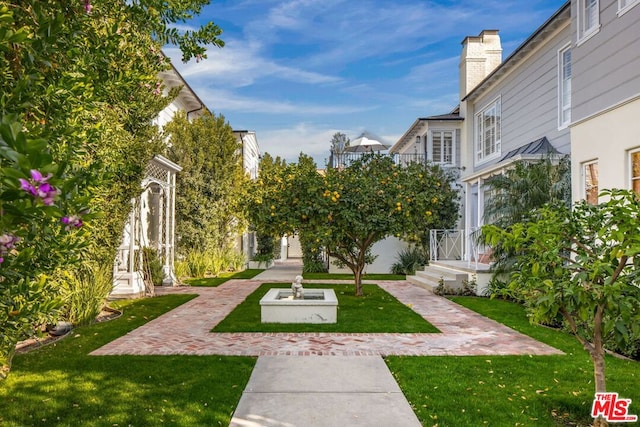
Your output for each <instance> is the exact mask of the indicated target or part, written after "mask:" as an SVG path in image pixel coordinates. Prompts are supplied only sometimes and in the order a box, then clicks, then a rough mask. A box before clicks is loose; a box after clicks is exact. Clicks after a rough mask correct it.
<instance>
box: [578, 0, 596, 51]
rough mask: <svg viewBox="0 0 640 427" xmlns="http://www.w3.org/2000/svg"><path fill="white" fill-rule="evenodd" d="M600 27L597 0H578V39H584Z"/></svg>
mask: <svg viewBox="0 0 640 427" xmlns="http://www.w3.org/2000/svg"><path fill="white" fill-rule="evenodd" d="M599 29H600V2H599V0H578V41H584V40H586V39H587V38H589V37H591V36H592V35H594V34H595V33H597V32H598V30H599Z"/></svg>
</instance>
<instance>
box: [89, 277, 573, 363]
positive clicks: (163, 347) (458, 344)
mask: <svg viewBox="0 0 640 427" xmlns="http://www.w3.org/2000/svg"><path fill="white" fill-rule="evenodd" d="M323 282H324V283H326V282H327V281H323ZM261 283H263V282H262V281H256V280H230V281H228V282H226V283H224V284H223V285H221V286H219V287H216V288H189V287H183V288H162V289H161V290H160V292H159V293H188V294H191V293H195V294H199V296H198V297H197V298H194V299H193V300H191V301H189V302H187V303H186V304H183V305H181V306H180V307H177V308H175V309H174V310H172V311H170V312H168V313H166V314H164V315H162V316H160V317H158V318H157V319H154V320H152V321H151V322H149V323H147V324H145V325H143V326H141V327H139V328H138V329H135V330H134V331H132V332H130V333H129V334H127V335H125V336H123V337H120V338H118V339H116V340H115V341H112V342H111V343H109V344H107V345H105V346H103V347H101V348H99V349H97V350H95V351H94V352H92V353H91V354H92V355H119V354H132V355H143V354H145V355H169V354H192V355H214V354H218V355H245V356H273V355H340V356H358V355H366V356H371V355H381V356H388V355H415V356H418V355H431V356H444V355H447V356H451V355H456V356H464V355H522V354H526V355H529V354H530V355H552V354H562V352H561V351H559V350H556V349H555V348H552V347H550V346H548V345H546V344H543V343H540V342H538V341H536V340H534V339H532V338H530V337H528V336H525V335H523V334H520V333H518V332H516V331H514V330H512V329H510V328H507V327H506V326H504V325H501V324H499V323H497V322H494V321H493V320H490V319H487V318H485V317H483V316H480V315H479V314H476V313H474V312H473V311H470V310H467V309H465V308H464V307H461V306H459V305H457V304H455V303H452V302H450V301H448V300H447V299H445V298H442V297H439V296H437V295H434V294H433V293H431V292H429V291H427V290H425V289H422V288H420V287H418V286H415V285H412V284H410V283H408V282H404V281H377V282H376V283H378V285H379V286H381V287H382V288H383V289H385V290H386V291H387V292H389V293H390V294H392V295H394V296H395V297H396V298H397V299H398V300H399V301H401V302H403V303H405V304H407V305H409V306H411V307H412V308H413V310H415V311H416V312H417V313H419V314H420V315H422V316H423V317H424V318H425V319H427V320H428V321H429V322H430V323H431V324H433V325H434V326H435V327H437V328H438V329H439V330H440V331H441V332H442V333H434V334H423V333H421V334H391V333H388V334H354V333H344V334H336V333H212V332H210V330H211V329H212V328H213V327H214V326H215V325H216V324H218V322H220V321H221V320H222V319H224V317H225V316H227V314H229V313H230V312H231V311H232V310H233V309H234V308H235V307H236V306H237V305H238V304H239V303H241V302H242V301H243V300H244V299H245V298H246V297H247V295H249V294H250V293H251V292H253V291H254V290H255V289H256V288H257V287H258V286H259V285H260V284H261Z"/></svg>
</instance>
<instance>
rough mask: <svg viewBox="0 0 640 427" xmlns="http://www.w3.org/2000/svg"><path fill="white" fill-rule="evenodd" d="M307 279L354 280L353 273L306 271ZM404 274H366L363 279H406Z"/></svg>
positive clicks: (305, 276)
mask: <svg viewBox="0 0 640 427" xmlns="http://www.w3.org/2000/svg"><path fill="white" fill-rule="evenodd" d="M303 276H304V278H305V279H306V280H354V276H353V274H351V273H304V274H303ZM405 278H406V276H405V275H404V274H365V275H363V276H362V280H405Z"/></svg>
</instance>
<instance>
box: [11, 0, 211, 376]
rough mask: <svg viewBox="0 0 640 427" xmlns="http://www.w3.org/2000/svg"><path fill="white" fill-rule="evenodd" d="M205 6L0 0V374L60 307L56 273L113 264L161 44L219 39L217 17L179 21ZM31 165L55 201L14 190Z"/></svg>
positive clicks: (138, 174) (135, 190) (187, 50)
mask: <svg viewBox="0 0 640 427" xmlns="http://www.w3.org/2000/svg"><path fill="white" fill-rule="evenodd" d="M205 3H206V2H204V1H203V0H186V1H181V2H169V3H168V2H164V1H160V0H141V1H136V2H120V1H115V2H114V1H110V0H92V1H91V2H90V4H91V6H92V10H91V12H90V13H88V12H87V10H86V9H85V4H84V2H82V1H73V2H63V3H60V2H58V1H52V0H45V1H41V0H24V1H20V2H15V1H12V2H9V1H5V0H0V53H1V55H0V80H1V81H2V94H1V95H0V121H1V123H2V124H1V125H0V126H1V132H0V134H1V137H2V138H1V141H0V183H1V184H0V203H1V204H2V206H1V208H2V211H3V212H4V214H3V215H2V217H1V218H0V225H1V230H0V232H1V233H2V235H6V236H15V237H19V238H20V240H19V242H18V244H17V245H15V247H14V248H11V251H10V252H8V253H7V254H3V255H7V256H5V257H4V258H6V260H5V262H4V263H3V264H2V266H1V270H0V275H1V281H0V283H1V285H0V301H2V302H0V325H2V329H1V331H0V332H1V333H0V336H2V344H1V345H0V364H1V365H2V368H0V369H1V370H0V379H1V378H4V376H5V374H6V372H7V371H8V369H9V363H10V361H11V355H12V352H13V348H14V345H15V343H16V342H17V341H18V340H20V339H23V338H25V337H26V336H27V335H29V334H30V331H31V330H33V326H34V324H37V323H41V322H45V321H49V320H51V318H52V317H53V316H54V315H55V314H56V309H57V308H58V307H59V306H60V304H61V301H60V300H59V296H60V292H61V290H60V288H59V286H56V283H54V282H52V281H51V277H52V276H53V275H54V274H55V273H56V272H57V271H65V270H69V266H70V265H72V264H74V263H75V262H77V261H78V260H79V259H82V260H84V261H87V262H90V263H94V262H100V263H104V264H105V266H108V267H111V265H112V260H113V258H114V256H115V253H116V250H117V246H118V244H119V240H120V238H121V233H122V229H123V226H124V222H125V220H126V217H127V214H128V212H129V210H130V208H131V205H130V201H131V199H132V198H133V197H135V196H137V195H138V194H139V193H140V191H141V190H140V181H141V179H142V177H143V174H144V168H145V165H146V163H147V162H148V160H149V159H150V158H151V157H152V156H153V154H154V153H158V152H159V151H158V150H159V148H160V147H161V143H162V141H161V139H160V137H159V135H158V132H157V129H156V127H155V126H154V125H153V119H154V118H155V117H156V116H157V115H158V113H159V112H160V110H161V109H162V108H163V107H164V106H166V105H167V103H168V102H169V101H170V100H171V98H170V97H163V96H161V95H162V89H163V88H162V87H161V85H160V83H159V81H158V73H159V72H161V71H164V70H166V69H167V68H168V60H167V59H166V58H165V57H164V56H163V55H162V53H161V51H160V48H161V43H160V42H163V41H169V42H173V43H177V44H178V45H179V46H180V47H181V48H183V49H184V54H185V58H190V57H193V56H194V55H200V54H201V53H202V51H203V46H204V45H206V44H208V43H213V44H216V45H221V43H220V41H219V40H218V39H217V35H218V34H219V31H218V30H216V27H215V26H214V25H212V24H209V25H207V26H205V27H204V28H202V29H199V30H195V31H188V32H187V33H185V34H183V35H180V34H177V33H176V30H175V29H174V26H173V24H174V23H176V22H180V21H181V20H184V19H186V18H188V17H189V16H191V15H192V14H193V13H197V12H198V11H199V10H200V8H201V6H202V5H203V4H205ZM31 170H36V171H38V172H39V173H41V174H42V177H46V178H45V180H46V181H47V185H50V186H51V188H53V189H54V190H56V191H55V200H51V202H52V203H51V204H50V203H49V201H47V202H46V203H45V200H44V199H43V200H40V199H39V198H33V197H31V196H29V195H28V194H27V193H26V192H25V191H23V190H24V189H21V185H20V182H19V179H24V180H29V179H30V177H29V174H30V171H31ZM49 174H51V176H49ZM57 190H60V192H59V194H58V192H57ZM52 191H53V190H52ZM30 197H31V198H30ZM89 208H90V209H91V212H92V213H91V214H88V212H89V210H88V209H89ZM63 218H66V219H65V221H67V223H66V224H67V225H66V226H65V224H61V223H60V221H61V219H63ZM80 218H82V219H81V220H82V221H83V222H84V224H85V225H84V226H83V227H81V228H79V229H77V227H76V225H79V224H80V223H79V222H78V221H79V220H80ZM93 218H100V220H99V221H91V220H92V219H93ZM70 220H72V225H71V226H69V225H68V222H69V221H70ZM89 234H90V237H91V238H88V237H89ZM8 238H9V237H7V238H6V239H8ZM83 268H84V267H83ZM87 268H88V267H87Z"/></svg>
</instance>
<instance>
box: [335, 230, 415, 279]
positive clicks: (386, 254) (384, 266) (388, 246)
mask: <svg viewBox="0 0 640 427" xmlns="http://www.w3.org/2000/svg"><path fill="white" fill-rule="evenodd" d="M408 246H409V245H408V244H407V243H406V242H403V241H402V240H400V239H398V238H396V237H387V238H386V239H384V240H381V241H379V242H377V243H376V244H374V245H373V248H372V253H373V254H374V255H378V257H377V258H376V259H375V261H374V262H373V263H372V264H367V266H366V267H365V269H364V271H365V273H374V274H375V273H378V274H384V273H390V272H391V265H392V264H393V263H394V262H396V261H397V260H396V258H397V255H398V252H400V251H401V250H403V249H405V248H406V247H408ZM329 273H351V270H349V269H348V268H338V267H336V266H335V265H334V264H333V262H331V263H330V265H329Z"/></svg>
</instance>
